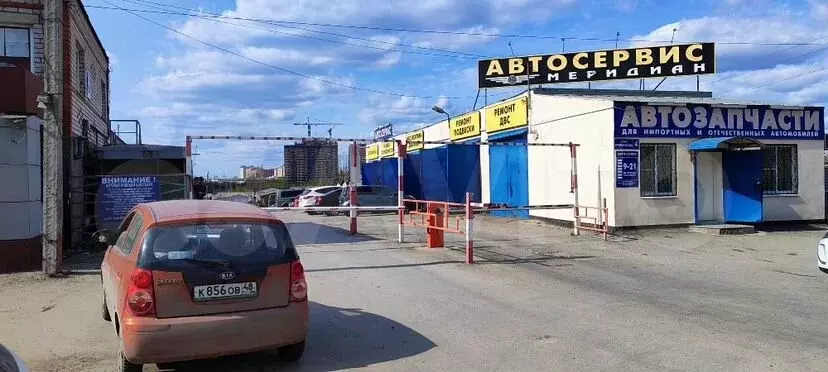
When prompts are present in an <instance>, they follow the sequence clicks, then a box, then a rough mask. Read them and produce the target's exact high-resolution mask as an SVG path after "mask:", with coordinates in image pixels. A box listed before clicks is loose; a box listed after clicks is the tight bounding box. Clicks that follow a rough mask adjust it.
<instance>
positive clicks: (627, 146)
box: [615, 138, 638, 150]
mask: <svg viewBox="0 0 828 372" xmlns="http://www.w3.org/2000/svg"><path fill="white" fill-rule="evenodd" d="M615 149H616V150H638V140H637V139H626V138H616V139H615Z"/></svg>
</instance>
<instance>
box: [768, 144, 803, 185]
mask: <svg viewBox="0 0 828 372" xmlns="http://www.w3.org/2000/svg"><path fill="white" fill-rule="evenodd" d="M797 153H798V152H797V149H796V145H767V146H765V149H764V157H765V166H764V169H763V170H764V182H763V190H764V194H765V195H784V194H797V193H798V192H799V167H798V159H797Z"/></svg>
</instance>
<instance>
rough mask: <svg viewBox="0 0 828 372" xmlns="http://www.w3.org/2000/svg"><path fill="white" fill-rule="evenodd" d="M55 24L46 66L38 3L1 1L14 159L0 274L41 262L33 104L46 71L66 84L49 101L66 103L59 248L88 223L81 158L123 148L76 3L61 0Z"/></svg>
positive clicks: (104, 74)
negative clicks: (56, 43) (56, 49)
mask: <svg viewBox="0 0 828 372" xmlns="http://www.w3.org/2000/svg"><path fill="white" fill-rule="evenodd" d="M60 21H61V23H62V27H61V35H60V38H59V40H61V44H62V49H63V55H62V56H61V57H62V58H61V59H59V60H55V61H48V63H47V61H45V58H44V33H43V30H44V26H45V20H44V17H43V0H0V86H3V87H4V88H3V89H2V92H0V143H2V146H0V151H2V157H3V159H10V160H11V161H9V162H6V163H5V164H3V165H2V166H0V178H2V179H5V180H9V181H10V182H5V183H2V185H0V221H4V223H3V224H0V225H2V226H0V272H3V271H12V270H20V269H32V268H37V267H40V264H41V262H40V261H41V259H40V255H41V242H40V236H41V235H42V226H41V225H42V191H41V180H42V172H41V139H40V129H41V126H42V112H41V111H40V110H39V109H37V104H36V98H37V96H38V95H40V94H42V93H43V78H44V76H43V74H44V69H45V66H55V67H54V68H55V70H56V71H62V72H61V74H62V76H63V79H62V80H63V84H64V86H63V91H62V92H60V94H59V95H55V96H54V97H59V98H61V99H62V100H63V102H62V103H63V112H62V114H63V122H62V123H60V124H61V128H62V131H63V163H64V167H63V169H64V187H63V200H64V205H65V206H64V211H63V212H64V213H63V216H64V221H63V231H64V236H63V245H64V247H65V246H66V245H67V244H71V242H72V241H73V240H74V239H78V238H79V236H80V232H81V230H82V229H83V225H84V223H85V221H84V220H83V218H82V216H83V215H84V208H85V206H84V205H85V204H84V202H85V199H86V198H88V195H86V194H85V193H84V186H85V185H84V184H83V179H84V159H85V154H86V153H87V151H89V150H91V149H94V148H97V147H100V146H104V145H107V144H110V143H115V142H120V141H119V140H118V138H117V136H116V135H115V134H114V132H113V131H112V130H111V128H110V122H109V58H108V56H107V54H106V51H105V49H104V47H103V44H102V43H101V41H100V39H99V38H98V35H97V33H96V32H95V29H94V28H93V26H92V23H91V22H90V20H89V16H88V14H87V13H86V10H85V9H84V8H83V5H82V3H81V1H80V0H63V13H62V15H61V20H60ZM8 142H11V145H10V146H7V145H6V144H7V143H8ZM70 205H71V207H70ZM20 216H26V217H27V218H20ZM6 221H8V222H9V223H5V222H6Z"/></svg>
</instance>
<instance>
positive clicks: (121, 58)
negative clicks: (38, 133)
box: [84, 0, 828, 177]
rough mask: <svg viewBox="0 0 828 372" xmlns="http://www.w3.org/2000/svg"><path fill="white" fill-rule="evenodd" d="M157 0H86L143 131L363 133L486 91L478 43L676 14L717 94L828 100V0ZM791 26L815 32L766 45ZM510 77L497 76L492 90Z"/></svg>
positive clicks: (550, 46)
mask: <svg viewBox="0 0 828 372" xmlns="http://www.w3.org/2000/svg"><path fill="white" fill-rule="evenodd" d="M152 1H154V3H153V2H148V1H146V0H84V4H85V5H87V6H88V12H89V14H90V17H91V18H92V22H93V24H94V26H95V28H96V30H97V32H98V34H99V36H100V38H101V40H102V41H103V44H104V46H105V47H106V49H107V51H108V53H109V54H110V56H111V63H112V74H111V80H112V83H111V84H112V86H111V89H112V93H111V97H112V115H111V116H112V118H113V119H138V120H140V121H141V123H142V125H143V133H144V135H143V136H144V142H145V143H159V144H173V145H183V142H184V136H185V135H188V134H190V135H200V134H201V135H221V134H227V135H271V136H279V135H292V136H304V135H305V134H306V128H305V127H299V126H294V125H292V123H294V122H297V121H305V120H306V118H308V117H310V118H311V119H312V120H320V121H331V122H338V123H343V124H345V125H343V126H338V127H335V128H334V136H335V137H360V138H363V137H368V136H370V132H371V130H372V129H373V128H374V127H376V126H378V125H380V124H383V123H388V122H391V123H393V124H394V125H395V132H400V131H404V130H406V129H411V128H415V127H419V126H423V125H426V124H429V123H433V122H437V121H439V120H440V119H441V116H440V115H438V114H436V113H434V112H432V111H431V110H430V108H431V106H432V105H434V104H439V105H441V106H442V107H444V108H446V109H447V110H448V111H449V112H450V113H452V114H460V113H463V112H465V111H468V110H470V109H471V107H472V104H473V103H474V96H475V94H476V93H477V89H476V66H477V60H478V59H479V57H478V56H508V55H510V53H511V52H510V51H509V47H508V45H507V44H508V43H509V42H511V43H512V47H513V48H514V51H515V53H516V54H518V55H525V54H535V53H537V54H544V53H554V52H559V51H560V50H561V48H562V42H561V40H560V39H559V38H560V37H564V38H568V39H567V40H566V42H565V48H566V51H575V50H594V49H606V48H612V47H614V46H615V41H613V40H614V38H615V36H616V32H620V33H621V37H620V38H621V41H620V42H619V46H629V45H633V44H634V45H642V44H643V45H647V44H649V45H660V44H664V42H663V41H664V40H669V39H670V37H671V35H672V32H673V31H672V30H673V29H674V28H675V29H677V31H676V36H675V37H676V40H677V41H680V42H681V41H715V42H719V43H720V44H719V45H717V54H718V56H717V64H718V71H717V74H716V75H712V76H704V77H702V79H701V85H702V89H706V90H712V91H713V92H714V95H716V96H718V97H723V98H728V99H734V100H751V101H762V100H764V101H771V102H774V103H780V104H782V103H790V104H818V105H825V103H826V101H828V60H827V59H826V56H828V2H826V1H824V0H802V1H769V0H718V1H714V0H688V1H666V0H664V1H657V0H596V1H582V0H494V1H488V0H418V1H395V0H386V1H383V2H377V1H370V0H337V1H329V0H304V1H296V0H235V1H231V0H221V1H219V0H215V1H207V0H203V1H194V0H189V1H187V0H152ZM159 4H161V5H159ZM96 6H100V7H113V6H114V7H120V8H126V9H133V10H141V12H138V14H139V15H141V16H143V17H146V18H149V19H151V20H153V21H155V22H158V23H160V24H162V25H165V26H167V27H170V28H171V29H173V30H177V31H179V32H181V33H183V34H186V35H189V36H192V37H194V38H196V39H199V40H201V41H204V42H208V43H210V44H214V45H217V46H219V47H221V48H223V49H226V50H229V51H232V52H233V53H236V54H240V55H243V56H245V57H247V59H245V58H241V57H238V56H235V55H233V54H229V53H226V52H224V51H221V50H218V49H215V48H212V47H210V46H206V45H204V44H201V43H199V42H197V41H194V40H192V39H190V38H188V37H185V36H182V35H181V34H177V33H175V32H172V31H169V30H167V29H164V28H163V27H160V26H158V25H156V24H153V23H150V22H148V21H146V20H144V19H141V18H138V17H136V16H135V15H133V14H130V13H127V12H125V11H123V10H112V9H100V8H95V7H96ZM172 7H181V8H185V9H200V10H201V11H203V12H208V13H220V14H223V15H225V16H230V17H238V18H248V19H251V18H255V19H268V20H278V21H298V22H308V23H314V24H328V25H331V24H337V25H355V26H368V27H376V28H395V29H418V30H448V31H460V32H470V33H485V34H521V35H547V36H555V38H520V37H511V38H504V37H481V36H466V35H446V34H435V33H411V32H395V31H387V30H376V29H360V28H341V27H326V26H318V25H297V24H284V23H283V24H280V25H274V24H270V23H262V22H254V21H244V20H238V19H230V18H225V19H221V20H220V22H216V21H214V20H210V19H205V18H198V17H191V16H186V15H176V14H158V11H166V12H179V13H180V12H182V10H181V9H178V8H172ZM153 12H155V13H153ZM183 12H186V11H183ZM577 38H582V39H589V38H598V39H602V40H607V41H592V40H578V39H577ZM319 39H327V40H333V41H335V42H330V41H323V40H319ZM366 39H367V40H366ZM642 40H643V41H642ZM723 42H748V43H751V44H724V43H723ZM796 42H809V43H813V44H821V45H812V46H796V47H791V46H778V45H776V46H775V45H766V44H773V43H796ZM342 43H345V44H342ZM346 44H347V45H346ZM412 45H413V46H417V47H419V48H415V47H412ZM365 46H368V47H365ZM429 48H432V49H429ZM433 48H436V49H442V50H449V51H452V52H460V53H464V54H457V53H448V52H444V51H435V50H433ZM411 52H415V53H411ZM418 53H419V54H418ZM447 54H448V55H447ZM251 60H255V61H257V62H262V63H264V64H266V65H271V66H277V67H281V68H284V69H288V70H291V71H295V72H299V73H301V74H304V75H308V76H314V77H318V78H321V79H325V80H329V81H336V82H339V83H341V84H344V85H350V86H358V87H362V88H367V89H370V90H381V91H385V92H393V93H401V94H406V95H410V96H405V97H400V96H394V95H387V94H380V93H370V92H365V91H359V90H353V89H347V88H343V87H340V86H336V85H331V84H327V83H324V82H320V81H318V80H311V79H305V78H302V77H298V76H295V75H291V74H288V73H285V72H283V71H279V70H277V69H274V68H273V67H269V66H265V65H263V64H259V63H255V62H253V61H251ZM637 84H638V83H637V82H611V83H594V84H593V85H592V86H593V88H597V87H613V88H616V87H625V86H629V87H637ZM650 84H655V82H651V83H650ZM583 85H584V84H580V86H583ZM575 86H579V85H578V84H576V85H575ZM694 88H695V78H692V77H691V78H672V79H668V80H667V81H666V82H665V83H664V84H663V85H662V86H661V88H660V89H662V90H679V89H694ZM509 93H510V92H508V91H503V90H499V91H490V98H491V99H496V98H500V97H503V95H505V94H509ZM494 95H498V96H494ZM415 96H418V97H415ZM327 129H328V128H316V129H315V132H314V135H320V136H321V135H327V133H326V132H327ZM283 145H284V143H278V142H250V141H245V142H239V141H236V142H234V141H212V142H208V141H199V142H196V146H197V151H198V153H200V154H201V155H199V156H198V157H197V158H196V169H195V171H196V173H199V174H204V173H205V172H208V171H209V172H210V175H211V176H214V175H215V176H225V177H232V176H234V175H237V174H238V168H239V166H241V165H244V164H257V165H264V166H270V167H275V166H279V165H281V162H282V155H281V154H282V146H283Z"/></svg>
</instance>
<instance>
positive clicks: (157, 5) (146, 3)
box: [121, 0, 488, 58]
mask: <svg viewBox="0 0 828 372" xmlns="http://www.w3.org/2000/svg"><path fill="white" fill-rule="evenodd" d="M121 1H123V2H126V3H131V4H135V5H143V6H145V7H149V8H154V9H160V10H166V9H164V8H168V9H169V8H171V9H180V10H183V11H186V12H188V13H186V14H185V13H178V14H179V15H183V16H190V17H197V18H202V19H207V20H211V21H214V22H221V23H226V24H229V25H234V26H241V27H252V26H245V25H241V24H238V23H230V22H222V21H218V20H216V19H215V18H222V17H224V16H222V15H220V14H216V13H210V12H205V11H200V10H195V9H190V8H185V7H180V6H174V5H165V4H160V3H156V2H153V1H143V0H138V1H135V0H121ZM149 4H155V5H149ZM193 13H197V14H193ZM205 15H206V16H205ZM260 23H267V24H269V25H272V26H277V27H283V28H290V29H295V30H301V31H307V32H314V33H319V34H325V35H332V36H338V37H343V38H348V39H354V40H360V41H365V42H370V43H377V44H385V45H393V46H404V47H409V48H415V49H423V50H432V51H437V52H442V53H451V54H457V56H454V55H450V56H446V55H443V54H426V53H416V52H413V51H407V50H399V49H388V48H376V47H370V46H365V45H361V44H353V43H345V42H342V41H338V40H330V39H320V38H314V37H308V36H306V35H299V34H291V33H285V32H279V33H282V34H286V35H291V36H296V37H308V38H311V39H315V40H322V41H328V42H335V43H342V44H346V45H353V46H358V47H367V48H371V49H378V50H387V51H397V52H403V53H414V54H423V55H429V56H439V57H452V58H457V57H459V58H488V56H484V55H481V54H474V53H467V52H461V51H456V50H450V49H441V48H432V47H425V46H420V45H414V44H406V43H399V42H391V41H385V40H376V39H368V38H362V37H358V36H353V35H347V34H340V33H336V32H328V31H320V30H314V29H310V28H303V27H296V26H286V25H280V24H278V23H277V22H260ZM255 29H257V30H262V31H269V32H273V31H275V30H272V29H263V28H255ZM277 32H278V31H277ZM461 56H463V57H461Z"/></svg>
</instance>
